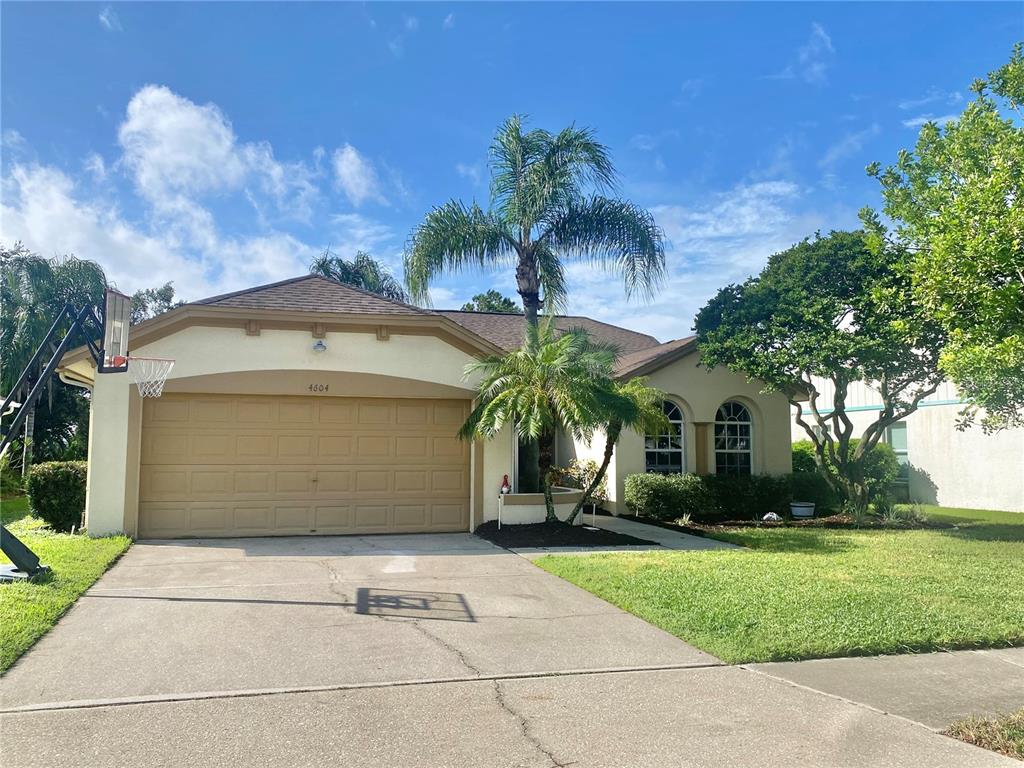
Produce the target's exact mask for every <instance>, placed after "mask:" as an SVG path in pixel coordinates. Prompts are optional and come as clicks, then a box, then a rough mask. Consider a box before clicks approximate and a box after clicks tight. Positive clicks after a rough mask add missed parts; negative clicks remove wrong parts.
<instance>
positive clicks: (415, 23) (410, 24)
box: [402, 16, 420, 32]
mask: <svg viewBox="0 0 1024 768" xmlns="http://www.w3.org/2000/svg"><path fill="white" fill-rule="evenodd" d="M402 26H404V27H405V29H406V30H407V31H409V32H415V31H416V30H417V29H419V28H420V20H419V19H417V18H416V17H415V16H405V17H403V19H402Z"/></svg>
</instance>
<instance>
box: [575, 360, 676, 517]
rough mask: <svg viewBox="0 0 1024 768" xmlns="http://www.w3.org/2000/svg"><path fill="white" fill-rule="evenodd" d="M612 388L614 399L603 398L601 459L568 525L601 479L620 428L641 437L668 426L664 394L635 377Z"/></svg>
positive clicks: (661, 430) (610, 457)
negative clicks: (602, 448) (604, 410)
mask: <svg viewBox="0 0 1024 768" xmlns="http://www.w3.org/2000/svg"><path fill="white" fill-rule="evenodd" d="M612 386H613V392H614V395H615V396H614V397H610V398H605V399H604V403H605V404H606V409H607V411H606V413H604V414H602V422H603V426H604V434H605V443H604V456H603V457H602V459H601V464H600V466H598V468H597V472H596V473H595V474H594V477H593V479H592V480H591V481H590V484H589V485H588V486H587V487H586V488H584V489H583V498H582V499H580V500H579V502H578V503H577V504H576V506H575V507H573V510H572V512H571V513H570V514H569V517H568V519H567V520H566V522H567V523H569V524H570V525H572V523H573V521H574V520H575V519H576V516H577V515H578V514H579V513H580V510H582V509H583V505H584V504H586V503H587V502H588V500H589V499H590V496H591V494H593V493H594V491H595V490H596V489H597V488H598V487H599V486H600V485H601V481H602V480H604V476H605V474H607V472H608V465H609V464H610V463H611V460H612V453H613V452H614V450H615V444H616V443H617V442H618V441H619V436H620V435H621V434H622V430H623V429H633V430H635V431H636V432H639V433H640V434H641V435H650V434H661V433H663V432H664V431H665V430H667V429H668V428H669V427H670V424H669V421H668V419H667V418H666V417H665V412H664V410H663V409H662V403H663V402H664V400H665V393H664V392H662V391H661V390H659V389H655V388H654V387H650V386H648V385H647V379H645V378H643V377H637V378H635V379H630V380H629V381H626V382H615V383H614V384H613V385H612Z"/></svg>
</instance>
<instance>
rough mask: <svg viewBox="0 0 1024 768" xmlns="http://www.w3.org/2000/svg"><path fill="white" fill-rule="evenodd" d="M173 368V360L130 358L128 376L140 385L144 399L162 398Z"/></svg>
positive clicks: (140, 392)
mask: <svg viewBox="0 0 1024 768" xmlns="http://www.w3.org/2000/svg"><path fill="white" fill-rule="evenodd" d="M173 367H174V361H173V360H167V359H166V358H162V357H129V358H128V376H130V377H131V380H132V381H133V382H135V383H136V384H137V385H138V387H139V394H140V395H142V396H143V397H160V395H162V394H163V392H164V382H166V381H167V377H168V375H170V373H171V368H173Z"/></svg>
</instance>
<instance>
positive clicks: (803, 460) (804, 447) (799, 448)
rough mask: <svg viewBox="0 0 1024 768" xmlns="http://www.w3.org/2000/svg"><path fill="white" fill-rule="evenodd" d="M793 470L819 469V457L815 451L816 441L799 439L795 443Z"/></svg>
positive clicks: (807, 470)
mask: <svg viewBox="0 0 1024 768" xmlns="http://www.w3.org/2000/svg"><path fill="white" fill-rule="evenodd" d="M793 471H794V472H817V471H818V459H817V455H816V454H815V452H814V443H812V442H811V441H810V440H797V441H796V442H795V443H793Z"/></svg>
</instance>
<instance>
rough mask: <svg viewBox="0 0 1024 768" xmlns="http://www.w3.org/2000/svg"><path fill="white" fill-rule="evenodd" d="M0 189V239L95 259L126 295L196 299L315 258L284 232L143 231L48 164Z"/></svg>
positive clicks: (19, 172) (16, 173)
mask: <svg viewBox="0 0 1024 768" xmlns="http://www.w3.org/2000/svg"><path fill="white" fill-rule="evenodd" d="M3 188H4V196H3V197H4V202H3V205H2V206H0V240H2V241H3V242H13V241H15V240H21V241H22V242H24V243H25V244H26V245H27V246H29V247H30V248H31V249H32V250H35V251H37V252H39V253H42V254H43V255H47V256H49V255H56V254H65V253H69V254H74V255H76V256H78V257H79V258H85V259H92V260H94V261H97V262H99V264H100V265H101V266H102V267H103V268H104V270H105V271H106V273H107V276H108V278H110V279H111V280H113V281H114V282H115V283H116V284H117V285H118V286H119V287H120V288H121V289H122V290H125V291H129V292H131V291H135V290H137V289H139V288H147V287H152V286H155V285H162V284H163V283H165V282H168V281H173V282H174V284H175V286H176V288H177V291H178V294H179V295H180V296H181V297H182V298H184V299H197V298H202V297H203V296H209V295H212V294H216V293H220V292H224V291H229V290H235V289H238V288H245V287H248V286H251V285H258V284H260V283H265V282H273V281H275V280H280V279H282V278H285V277H290V276H293V275H296V274H302V273H303V272H305V270H306V266H307V265H308V264H309V262H310V261H312V258H313V256H314V255H315V249H313V248H311V247H310V246H308V245H306V244H304V243H302V242H301V241H299V240H297V239H296V238H294V237H292V236H291V235H288V234H286V233H282V232H268V233H264V234H260V235H251V236H250V235H243V236H237V237H226V236H224V235H222V234H220V233H219V232H218V231H217V230H216V228H214V227H213V226H212V220H211V221H207V222H206V223H205V224H204V225H203V226H202V229H201V231H199V232H197V233H194V235H193V236H192V237H189V238H182V237H181V236H180V233H179V232H178V231H176V230H175V229H174V228H155V229H153V230H152V231H147V230H146V228H144V227H143V226H140V225H138V224H135V223H133V222H131V221H129V220H128V219H127V218H126V217H125V216H124V214H123V213H122V212H121V211H120V209H119V208H118V206H117V205H115V204H112V203H108V202H104V201H102V200H99V199H92V200H86V199H82V197H81V195H80V190H78V189H77V188H76V185H75V183H74V181H73V180H72V179H71V178H70V177H69V176H67V175H66V174H65V173H63V172H62V171H60V170H58V169H56V168H52V167H46V166H38V165H36V166H21V165H19V166H15V167H14V168H13V169H12V171H11V173H10V175H9V176H8V177H7V178H6V179H5V180H4V186H3ZM243 265H244V268H243Z"/></svg>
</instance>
